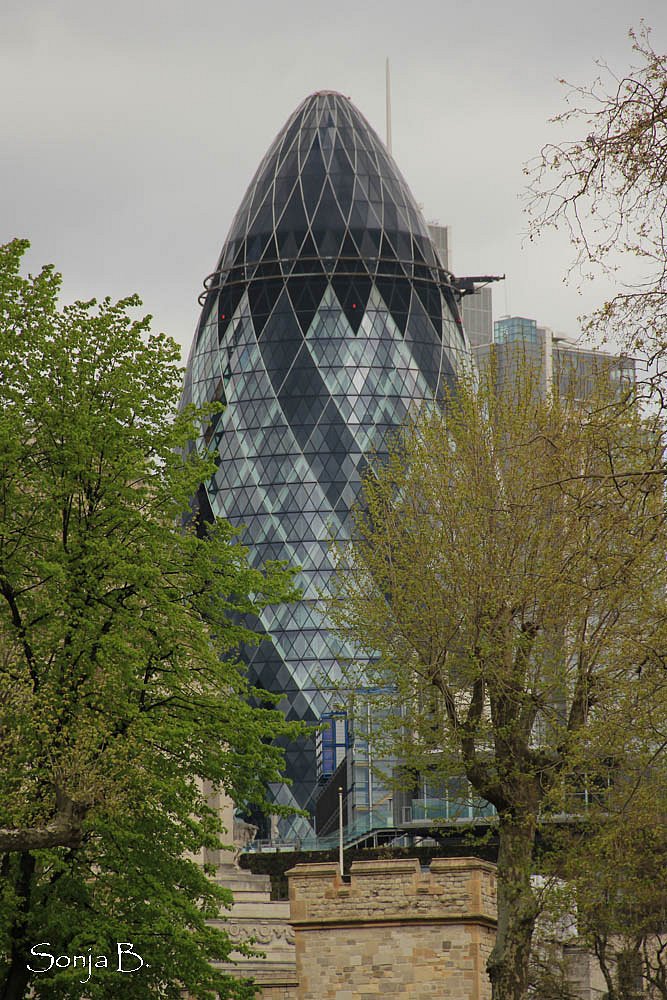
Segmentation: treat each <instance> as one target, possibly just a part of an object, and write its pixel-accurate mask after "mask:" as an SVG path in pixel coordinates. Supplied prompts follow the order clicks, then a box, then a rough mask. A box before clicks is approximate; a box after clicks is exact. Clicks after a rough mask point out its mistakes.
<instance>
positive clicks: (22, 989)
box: [0, 852, 35, 1000]
mask: <svg viewBox="0 0 667 1000" xmlns="http://www.w3.org/2000/svg"><path fill="white" fill-rule="evenodd" d="M34 873H35V856H34V854H29V853H27V852H24V853H22V854H21V855H20V859H19V863H18V872H17V877H16V882H15V885H14V889H15V892H16V895H17V897H18V900H19V904H18V912H17V914H16V918H15V920H14V925H13V927H12V931H11V943H12V945H11V955H10V960H9V967H8V969H7V972H6V973H5V976H4V978H3V979H2V981H0V1000H24V997H25V996H26V994H27V991H28V983H29V982H30V972H29V971H28V950H29V949H28V942H27V941H26V927H27V922H28V914H29V913H30V892H31V887H32V877H33V875H34Z"/></svg>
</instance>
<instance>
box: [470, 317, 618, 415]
mask: <svg viewBox="0 0 667 1000" xmlns="http://www.w3.org/2000/svg"><path fill="white" fill-rule="evenodd" d="M492 354H493V356H494V358H495V364H496V366H497V377H498V380H499V382H503V381H505V380H506V379H510V378H512V377H513V376H514V373H515V372H516V370H517V366H518V365H519V364H524V363H528V364H531V365H534V366H535V367H537V368H539V370H540V372H541V382H542V386H543V388H544V389H546V387H547V386H550V385H554V384H556V385H557V386H558V387H559V388H560V390H561V391H562V392H570V391H572V392H574V395H575V396H576V397H577V398H579V399H585V398H586V397H587V396H588V395H589V394H590V392H591V389H592V385H593V381H594V379H595V378H596V377H599V376H600V375H601V374H605V375H606V376H607V377H609V378H610V379H611V380H612V381H614V382H619V383H621V382H626V381H630V382H632V381H634V378H635V366H634V362H633V361H632V359H631V358H627V357H623V356H621V355H613V354H608V353H606V352H605V351H599V350H595V349H593V348H587V347H582V346H581V345H579V344H577V343H576V342H575V341H573V340H571V339H569V338H568V337H565V336H563V335H562V334H557V333H554V332H553V330H551V329H550V328H549V327H547V326H538V324H537V320H534V319H529V318H527V317H525V316H503V317H501V318H500V319H498V320H496V321H495V323H494V324H493V341H492V342H489V343H485V344H476V345H475V346H474V348H473V357H474V358H475V360H476V362H477V364H478V366H479V367H483V366H484V365H486V364H488V362H489V359H490V357H491V355H492Z"/></svg>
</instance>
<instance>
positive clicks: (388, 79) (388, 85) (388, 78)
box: [385, 57, 391, 155]
mask: <svg viewBox="0 0 667 1000" xmlns="http://www.w3.org/2000/svg"><path fill="white" fill-rule="evenodd" d="M385 77H386V80H385V86H386V95H387V142H386V146H387V152H388V153H389V155H391V76H390V73H389V57H387V63H386V70H385Z"/></svg>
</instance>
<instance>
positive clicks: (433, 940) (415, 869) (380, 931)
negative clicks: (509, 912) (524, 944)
mask: <svg viewBox="0 0 667 1000" xmlns="http://www.w3.org/2000/svg"><path fill="white" fill-rule="evenodd" d="M288 875H289V884H290V923H291V924H292V926H293V927H294V930H295V935H296V963H297V979H298V982H299V986H298V989H297V1000H371V998H373V1000H377V998H378V997H384V996H387V997H405V998H410V1000H426V998H429V997H441V998H443V997H446V998H447V1000H490V997H491V987H490V983H489V980H488V977H487V975H486V961H487V959H488V956H489V953H490V951H491V948H492V947H493V941H494V936H495V926H496V876H495V866H494V865H492V864H489V863H488V862H484V861H479V860H478V859H476V858H448V859H435V860H434V861H432V862H431V867H430V870H429V871H426V872H422V870H421V867H420V865H419V862H418V861H416V860H412V859H394V860H390V861H361V862H355V863H353V865H352V868H351V878H350V879H349V880H343V879H342V878H341V877H340V874H339V872H338V867H337V865H335V864H333V863H331V862H329V863H326V864H310V865H296V867H294V868H293V869H291V871H290V872H288Z"/></svg>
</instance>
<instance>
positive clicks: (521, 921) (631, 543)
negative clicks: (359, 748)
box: [330, 366, 667, 1000]
mask: <svg viewBox="0 0 667 1000" xmlns="http://www.w3.org/2000/svg"><path fill="white" fill-rule="evenodd" d="M496 381H497V380H496V372H495V370H494V368H493V366H491V367H490V368H489V369H488V370H487V371H486V372H485V373H483V374H482V375H481V376H480V378H479V381H476V380H475V378H474V377H473V376H472V375H469V376H466V375H465V373H464V374H462V375H461V377H460V378H459V381H458V386H457V389H456V393H455V394H454V395H450V396H449V397H448V398H447V399H446V401H445V406H444V409H440V408H439V407H432V408H430V409H422V410H421V412H420V413H418V414H417V415H416V416H414V417H413V418H412V419H411V421H410V422H409V423H408V424H407V426H406V427H405V429H404V431H403V433H402V434H401V435H400V437H399V438H398V439H397V440H396V441H395V443H394V445H393V447H392V448H391V449H390V454H389V459H388V461H386V462H384V463H381V462H377V463H375V464H373V465H372V467H371V469H370V471H369V473H368V474H367V476H366V478H365V481H364V484H363V495H362V499H361V501H360V503H359V505H358V506H357V508H356V509H355V511H354V515H353V518H354V527H353V531H352V539H351V541H350V542H349V544H345V543H342V544H339V545H338V546H337V547H336V551H337V558H338V564H339V573H338V576H337V585H336V589H335V593H334V597H333V599H332V600H331V602H330V614H331V616H332V619H333V620H334V622H335V624H336V627H337V630H338V631H339V633H340V635H341V636H342V637H343V638H345V639H346V640H347V641H348V642H351V643H353V644H354V645H356V648H357V650H358V653H359V660H358V663H357V664H354V663H353V664H351V665H350V671H349V674H350V688H351V689H353V690H354V691H355V692H356V693H355V695H354V697H355V699H356V700H357V702H362V703H363V702H364V701H366V702H370V704H371V705H372V707H373V713H372V714H373V718H374V719H375V720H376V732H375V734H374V736H373V737H372V738H374V739H375V742H376V745H377V747H378V752H381V753H388V752H390V751H393V752H394V753H395V754H396V756H397V757H398V759H399V760H401V761H402V762H404V769H405V773H407V774H408V775H409V774H413V775H414V774H415V773H419V774H421V775H427V776H429V777H430V778H431V780H432V781H436V780H438V779H439V780H441V781H443V782H446V781H447V780H449V779H451V778H452V777H458V778H461V777H462V776H465V777H466V778H467V780H468V781H469V783H470V786H471V789H472V793H473V794H474V795H476V796H479V797H482V798H483V799H485V800H487V801H488V802H490V803H491V804H492V805H493V806H494V807H495V809H496V810H497V816H498V818H497V823H498V836H499V856H498V878H499V895H498V908H499V917H498V919H499V924H498V936H497V944H496V948H495V950H494V953H493V954H492V956H491V960H490V963H489V973H490V976H491V980H492V983H493V996H494V1000H521V998H523V997H524V995H525V991H526V988H527V982H528V978H527V977H528V957H529V950H530V940H531V934H532V929H533V926H534V922H535V918H536V915H537V910H538V901H537V898H536V895H535V893H534V891H533V887H532V885H531V881H530V876H531V872H532V861H531V858H532V854H533V848H534V845H535V840H536V834H537V827H538V823H539V822H542V821H546V819H547V817H548V816H549V815H556V814H562V813H565V812H569V813H577V812H579V811H581V808H582V802H583V793H584V792H585V791H586V790H595V789H597V790H598V791H599V793H600V794H603V792H602V789H603V788H604V786H605V784H606V783H607V782H608V781H609V780H610V778H613V777H614V775H615V773H616V771H617V769H618V767H619V761H621V760H622V759H623V756H624V755H625V754H628V753H631V752H632V753H635V751H636V747H635V743H636V742H637V741H639V740H640V731H639V730H636V731H633V730H632V727H631V725H630V724H629V720H630V719H634V720H636V721H638V720H639V719H640V718H642V712H641V711H640V708H641V706H642V705H645V703H646V701H647V700H648V701H649V702H652V703H654V704H658V705H662V704H664V678H663V673H664V671H663V669H662V657H661V653H660V649H661V644H662V640H663V637H664V629H665V611H664V584H665V572H666V568H667V563H666V560H665V556H666V554H667V553H666V548H665V545H666V542H667V534H666V523H665V509H664V498H663V492H662V480H661V478H660V477H659V476H656V475H651V472H650V470H651V469H653V470H655V468H656V467H657V466H658V465H659V464H660V463H661V461H662V453H663V448H664V434H663V431H662V428H661V426H660V423H659V421H658V420H657V419H656V420H654V421H652V422H651V423H649V422H647V421H645V420H643V419H642V418H641V417H640V414H639V412H638V409H637V407H636V406H635V405H634V403H633V400H632V398H631V397H632V391H631V389H629V390H628V392H627V393H626V394H625V396H623V395H621V392H624V391H625V390H621V391H619V389H618V388H617V387H614V386H613V385H612V383H611V382H610V380H609V379H608V378H602V379H601V380H600V383H599V385H598V387H597V389H596V390H595V392H594V393H593V395H592V396H591V397H590V398H589V399H588V400H587V401H586V402H585V403H582V402H581V401H580V400H577V399H575V398H574V397H573V396H562V395H559V394H558V393H557V392H556V390H555V389H554V391H553V392H552V393H550V394H545V393H543V392H541V391H540V383H539V373H537V372H535V371H533V370H532V369H531V368H530V367H529V366H525V367H524V368H523V369H522V370H521V371H519V373H518V375H517V377H516V380H515V381H512V382H507V383H506V384H504V385H502V386H498V385H497V384H496ZM620 469H623V470H626V472H625V473H624V474H619V472H618V470H620ZM631 469H632V470H639V471H638V472H635V473H628V472H627V470H631ZM621 709H623V712H624V713H625V716H624V722H625V724H624V725H623V718H622V715H621ZM353 710H354V707H353ZM357 711H358V707H357ZM647 738H648V737H647Z"/></svg>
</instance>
